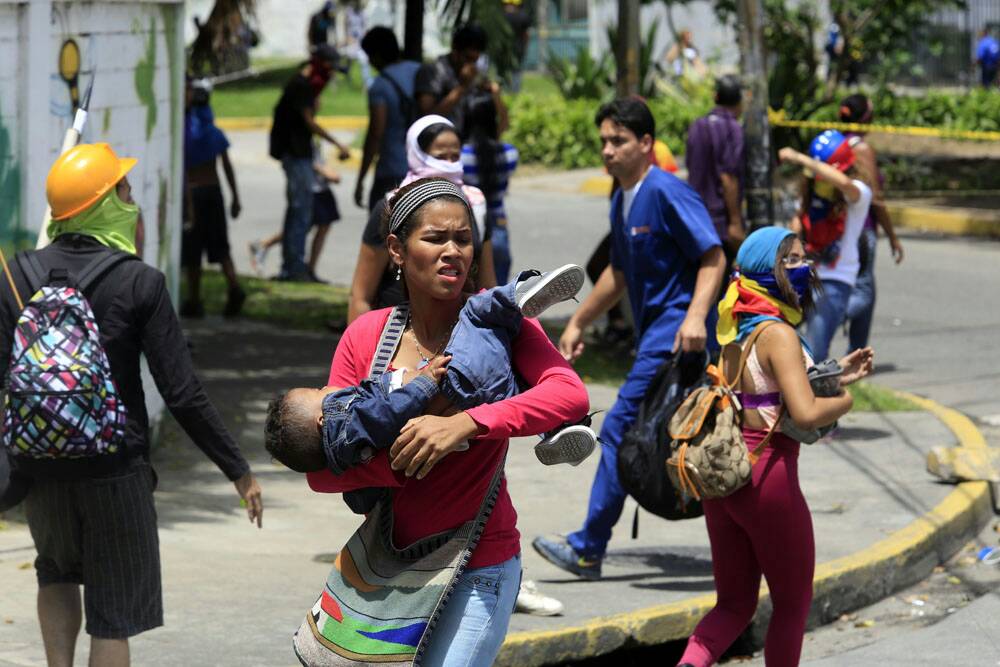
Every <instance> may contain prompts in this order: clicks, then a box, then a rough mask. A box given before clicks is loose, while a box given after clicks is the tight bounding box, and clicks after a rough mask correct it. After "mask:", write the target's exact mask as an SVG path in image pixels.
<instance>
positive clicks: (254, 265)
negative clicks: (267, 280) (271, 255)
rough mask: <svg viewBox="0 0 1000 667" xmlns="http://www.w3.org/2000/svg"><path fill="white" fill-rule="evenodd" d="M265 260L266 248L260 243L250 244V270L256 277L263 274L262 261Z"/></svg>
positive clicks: (253, 242)
mask: <svg viewBox="0 0 1000 667" xmlns="http://www.w3.org/2000/svg"><path fill="white" fill-rule="evenodd" d="M266 259H267V248H265V247H264V244H263V243H261V242H260V241H251V242H250V268H251V269H253V271H254V273H256V274H257V275H258V276H259V275H262V274H263V273H264V260H266Z"/></svg>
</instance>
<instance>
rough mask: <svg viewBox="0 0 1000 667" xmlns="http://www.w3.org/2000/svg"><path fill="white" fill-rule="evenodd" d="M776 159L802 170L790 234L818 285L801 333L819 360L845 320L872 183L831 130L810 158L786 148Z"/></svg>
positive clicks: (814, 142)
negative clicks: (799, 240)
mask: <svg viewBox="0 0 1000 667" xmlns="http://www.w3.org/2000/svg"><path fill="white" fill-rule="evenodd" d="M778 158H779V159H780V160H781V161H782V162H790V163H792V164H797V165H799V166H801V167H803V169H804V170H805V178H804V184H803V188H802V205H801V207H800V209H799V214H798V216H796V218H795V219H794V220H793V221H792V230H793V231H795V232H797V233H801V234H802V236H803V238H804V241H805V250H806V253H807V254H808V255H809V257H810V259H812V260H813V261H815V262H816V275H817V276H818V277H819V279H820V281H821V282H822V284H823V289H822V290H821V291H820V292H819V293H818V294H817V296H816V307H815V309H814V310H813V312H812V314H810V316H809V321H808V324H807V334H806V335H807V339H808V341H809V345H810V346H811V348H812V351H813V352H814V353H815V355H816V358H817V359H819V360H823V359H826V357H827V353H828V352H829V350H830V341H831V340H832V339H833V335H834V333H835V332H836V330H837V327H838V326H839V325H840V324H841V323H842V322H843V321H844V316H845V314H846V313H847V303H848V301H849V300H850V298H851V292H852V291H853V289H854V283H855V282H856V281H857V278H858V270H859V269H860V267H861V261H860V257H859V253H858V239H859V237H860V236H861V230H862V229H863V228H864V226H865V220H866V219H867V218H868V210H869V208H870V207H871V202H872V189H871V186H870V185H868V183H870V182H871V179H870V177H869V176H868V175H867V174H865V173H863V169H862V168H861V167H860V166H859V165H857V164H856V163H855V155H854V151H853V149H852V148H851V146H850V143H849V142H848V141H847V138H846V137H845V136H844V135H843V134H841V133H840V132H837V131H836V130H826V131H825V132H822V133H821V134H819V135H817V136H816V138H814V139H813V140H812V144H811V145H810V146H809V155H804V154H802V153H800V152H798V151H797V150H794V149H792V148H787V147H786V148H782V149H781V150H780V151H778Z"/></svg>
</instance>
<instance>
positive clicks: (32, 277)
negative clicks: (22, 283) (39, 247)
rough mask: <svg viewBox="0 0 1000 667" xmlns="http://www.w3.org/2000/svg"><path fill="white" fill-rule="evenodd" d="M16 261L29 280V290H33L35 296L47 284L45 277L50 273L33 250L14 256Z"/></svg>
mask: <svg viewBox="0 0 1000 667" xmlns="http://www.w3.org/2000/svg"><path fill="white" fill-rule="evenodd" d="M14 261H15V262H16V263H17V266H18V268H20V269H21V273H23V274H24V277H25V278H26V279H27V281H28V289H30V290H31V293H32V294H34V293H35V292H37V291H38V290H39V289H41V287H42V286H43V285H44V284H45V277H46V276H47V275H48V272H47V271H46V270H45V268H44V267H43V266H42V263H41V262H39V261H38V256H37V254H36V253H35V252H33V251H31V250H24V251H21V252H19V253H17V254H16V255H14Z"/></svg>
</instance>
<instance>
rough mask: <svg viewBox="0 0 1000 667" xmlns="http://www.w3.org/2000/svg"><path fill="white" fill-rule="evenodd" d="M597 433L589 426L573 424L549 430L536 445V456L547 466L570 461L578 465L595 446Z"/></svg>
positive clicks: (572, 464)
mask: <svg viewBox="0 0 1000 667" xmlns="http://www.w3.org/2000/svg"><path fill="white" fill-rule="evenodd" d="M595 447H597V435H596V434H595V433H594V431H593V430H591V429H590V427H588V426H584V425H583V424H573V425H571V426H562V427H560V428H558V429H555V430H553V431H549V432H548V433H546V434H545V437H544V438H542V441H541V442H539V443H538V444H537V445H535V457H536V458H537V459H538V460H539V461H540V462H541V463H542V464H543V465H547V466H552V465H556V464H557V463H568V464H570V465H571V466H578V465H580V463H582V462H583V460H584V459H586V458H587V457H588V456H590V454H591V452H593V451H594V448H595Z"/></svg>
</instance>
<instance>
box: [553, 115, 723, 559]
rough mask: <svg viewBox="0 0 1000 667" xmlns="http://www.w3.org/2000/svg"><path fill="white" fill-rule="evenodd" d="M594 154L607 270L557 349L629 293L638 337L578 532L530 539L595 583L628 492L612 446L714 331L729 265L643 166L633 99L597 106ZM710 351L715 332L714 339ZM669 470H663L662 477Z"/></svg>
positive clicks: (706, 220) (664, 180)
mask: <svg viewBox="0 0 1000 667" xmlns="http://www.w3.org/2000/svg"><path fill="white" fill-rule="evenodd" d="M595 122H596V124H597V126H598V127H599V128H600V132H601V145H602V147H603V148H602V150H601V156H602V157H603V159H604V164H605V166H606V167H607V169H608V172H609V173H610V174H611V175H612V176H614V177H615V178H617V179H618V182H619V183H620V184H621V189H620V190H619V191H618V192H616V193H615V195H614V198H613V199H612V200H611V265H610V266H609V267H608V268H606V269H605V270H604V272H603V273H602V274H601V276H600V278H599V279H598V281H597V283H596V284H595V285H594V289H593V291H592V292H591V293H590V295H589V296H588V297H587V298H586V300H585V301H584V302H583V303H582V304H581V305H580V307H579V308H578V309H577V311H576V313H575V314H574V315H573V317H572V318H570V321H569V323H568V324H567V325H566V330H565V331H564V332H563V335H562V338H561V339H560V340H559V349H560V351H561V352H562V353H563V355H564V356H565V357H566V358H567V359H569V360H570V361H572V360H574V359H576V358H577V357H579V356H580V354H581V353H582V352H583V347H584V345H583V332H584V330H585V329H586V328H587V327H588V326H589V325H590V324H591V323H592V322H593V321H594V320H595V319H597V318H598V317H600V316H601V315H602V314H604V312H606V311H607V310H608V309H609V308H610V307H611V306H612V305H613V304H614V303H616V302H617V301H618V300H619V299H620V298H621V297H622V295H623V293H624V292H625V291H626V290H628V296H629V301H630V302H631V304H632V311H633V315H634V317H635V327H636V334H637V340H638V349H637V350H636V358H635V364H634V365H633V366H632V370H631V371H629V374H628V377H626V378H625V384H624V385H622V387H621V389H620V390H619V392H618V400H617V401H616V402H615V404H614V406H613V407H612V408H611V410H610V411H608V414H607V416H606V417H605V419H604V426H603V427H602V428H601V443H602V451H601V462H600V466H599V467H598V469H597V475H596V476H595V478H594V484H593V486H592V487H591V490H590V504H589V506H588V508H587V518H586V521H584V524H583V528H581V529H580V530H578V531H577V532H575V533H571V534H570V535H568V536H567V537H566V538H565V539H563V538H545V537H537V538H535V541H534V542H533V546H534V547H535V550H536V551H538V553H539V554H541V555H542V556H543V557H544V558H545V559H546V560H548V561H550V562H551V563H553V564H555V565H557V566H558V567H560V568H562V569H564V570H566V571H568V572H572V573H573V574H576V575H577V576H579V577H582V578H584V579H599V578H600V576H601V560H602V559H603V557H604V552H605V550H606V549H607V545H608V540H610V539H611V529H612V528H613V527H614V525H615V523H617V522H618V518H619V517H620V516H621V513H622V507H623V505H624V503H625V492H624V491H623V490H622V487H621V484H620V483H619V481H618V470H617V457H618V445H619V444H620V443H621V441H622V437H623V436H624V435H625V432H626V431H627V430H628V429H629V428H630V427H631V426H632V424H633V423H634V422H635V419H636V415H637V414H638V412H639V406H640V404H641V403H642V399H643V397H644V396H645V394H646V390H647V388H648V386H649V383H650V382H651V381H652V379H653V376H654V375H656V371H657V370H658V369H659V368H660V366H662V365H663V363H664V362H666V361H667V360H668V359H670V357H671V355H673V354H675V353H678V352H680V351H684V352H690V351H701V350H704V349H705V346H706V344H707V343H708V342H709V340H710V338H709V334H708V331H713V332H714V329H715V325H714V321H715V307H714V306H715V303H716V297H717V295H718V293H719V286H720V284H721V282H722V277H723V273H724V272H725V266H726V260H725V255H724V254H723V251H722V246H721V242H720V241H719V235H718V233H717V232H716V230H715V225H714V224H713V223H712V218H711V217H710V216H709V214H708V211H707V210H706V209H705V205H704V204H703V203H702V201H701V198H700V197H699V196H698V194H697V193H696V192H695V191H694V190H693V189H692V188H691V187H689V186H688V185H687V184H685V183H684V182H682V181H680V180H679V179H677V178H676V177H675V176H673V175H671V174H668V173H666V172H665V171H662V170H661V169H659V168H658V167H655V166H650V160H649V153H650V151H652V150H653V141H654V136H655V131H656V127H655V122H654V120H653V115H652V114H651V113H650V111H649V108H648V107H647V106H646V104H645V103H644V102H642V101H641V100H640V99H638V98H625V99H619V100H615V101H614V102H611V103H609V104H606V105H604V106H603V107H601V109H600V110H599V111H598V112H597V116H596V118H595ZM711 341H712V342H711V344H712V345H714V334H713V335H712V336H711ZM663 474H666V471H663Z"/></svg>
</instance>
